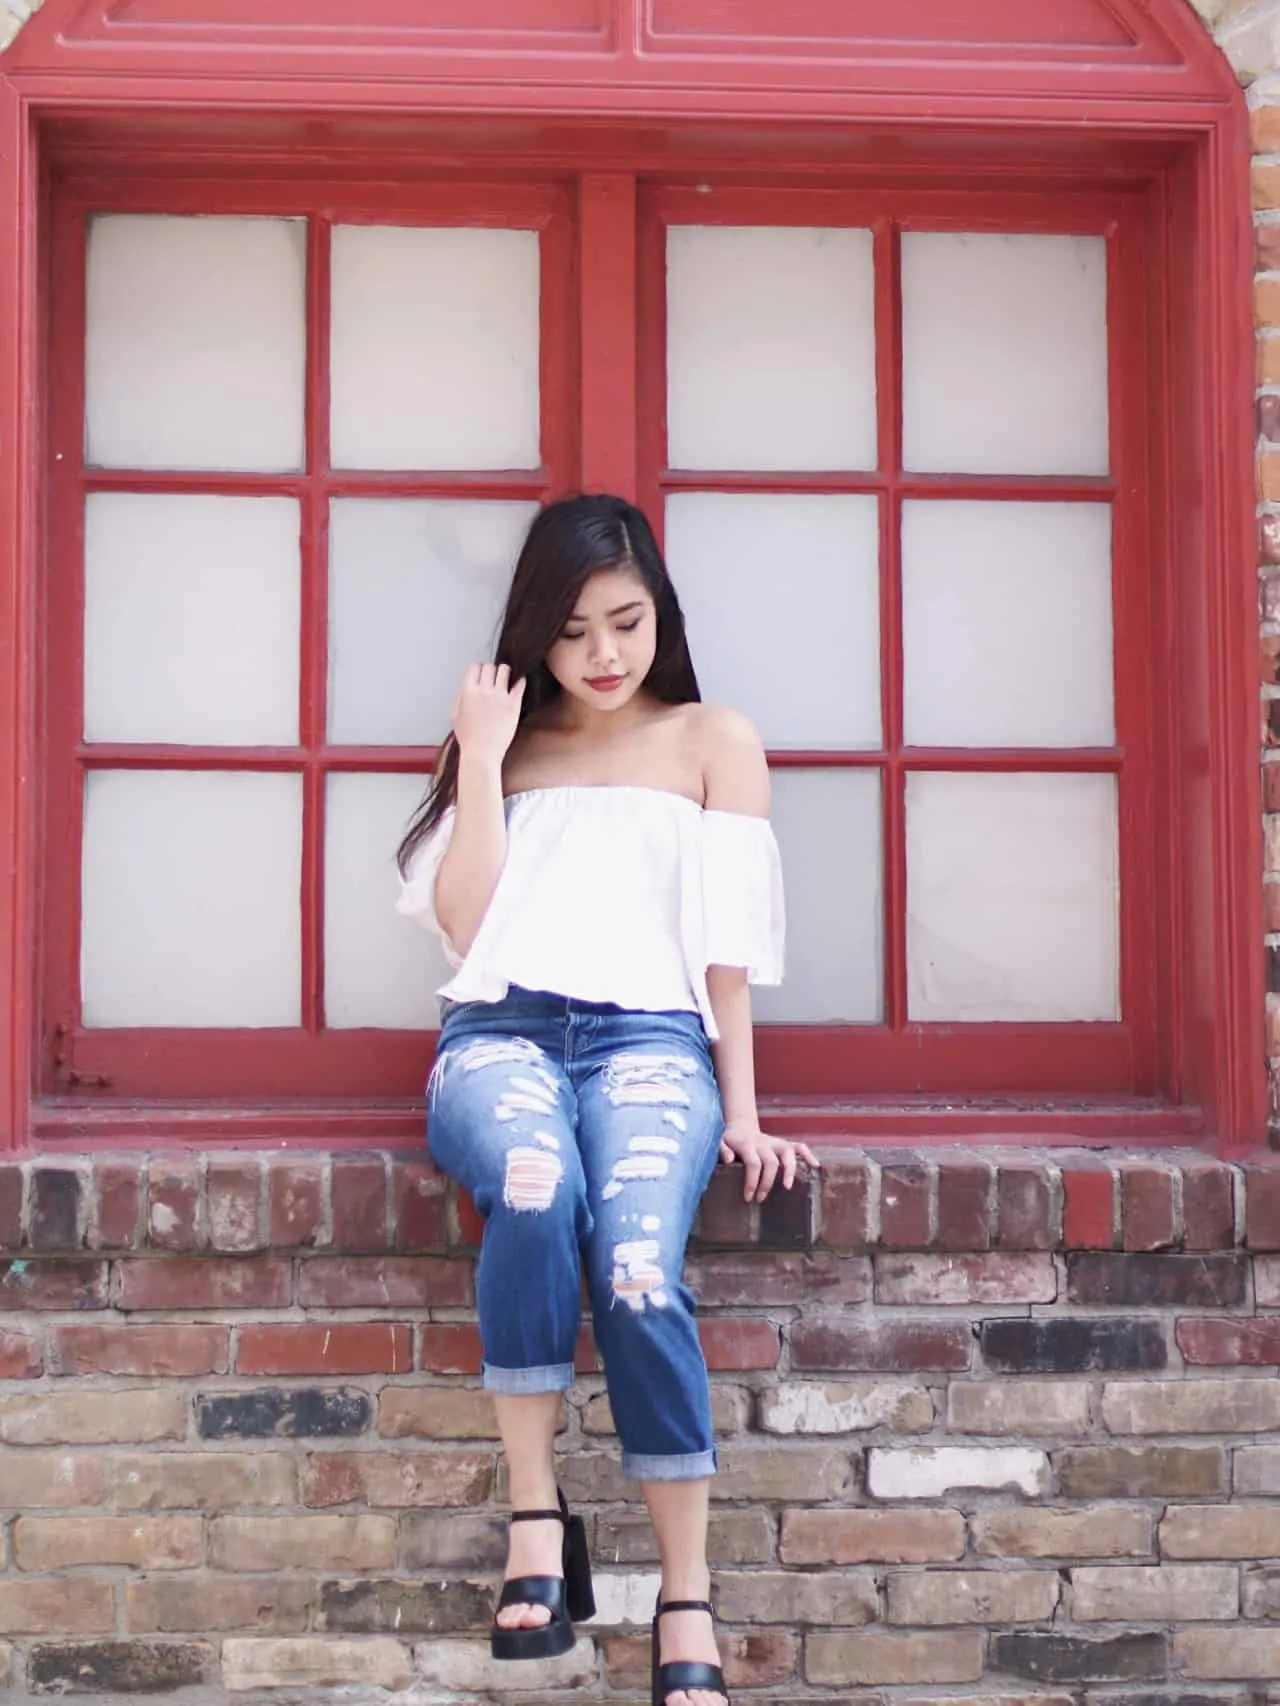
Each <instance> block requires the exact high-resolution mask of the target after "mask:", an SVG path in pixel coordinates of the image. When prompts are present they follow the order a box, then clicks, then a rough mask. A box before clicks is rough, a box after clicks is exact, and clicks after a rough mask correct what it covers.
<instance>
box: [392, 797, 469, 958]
mask: <svg viewBox="0 0 1280 1706" xmlns="http://www.w3.org/2000/svg"><path fill="white" fill-rule="evenodd" d="M454 816H455V813H454V809H453V807H452V806H450V808H449V810H448V811H447V812H445V814H444V816H443V817H442V818H441V819H440V821H439V823H438V824H437V825H436V826H435V828H434V829H433V830H432V831H431V833H430V835H428V836H427V837H426V839H425V840H423V841H421V842H419V844H418V845H417V847H415V848H414V851H413V857H412V859H411V860H410V861H409V874H408V876H407V877H401V879H400V898H399V899H398V900H397V901H396V911H397V912H399V913H402V914H403V915H404V917H406V918H412V919H413V921H414V923H415V924H421V926H422V928H423V929H424V930H431V931H434V933H435V934H436V935H437V936H439V938H440V940H441V942H442V943H443V944H444V954H445V958H446V959H447V960H448V962H449V964H450V965H451V966H453V967H454V969H455V970H456V969H457V968H458V967H459V966H461V964H462V955H461V954H459V953H458V951H457V949H456V948H455V947H454V945H453V943H452V942H451V941H450V940H449V938H448V937H447V936H446V935H445V933H444V930H443V928H442V927H441V924H440V920H439V918H438V917H437V916H436V878H437V877H438V876H439V875H440V866H441V865H442V864H443V862H444V856H445V854H446V853H447V852H448V850H449V843H450V841H451V840H452V839H453V821H454Z"/></svg>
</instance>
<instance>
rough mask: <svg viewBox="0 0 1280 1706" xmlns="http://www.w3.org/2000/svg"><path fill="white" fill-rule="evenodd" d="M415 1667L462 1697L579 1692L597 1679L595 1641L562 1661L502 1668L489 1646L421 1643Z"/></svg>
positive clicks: (425, 1677)
mask: <svg viewBox="0 0 1280 1706" xmlns="http://www.w3.org/2000/svg"><path fill="white" fill-rule="evenodd" d="M413 1660H414V1666H415V1668H416V1670H417V1672H418V1675H419V1676H420V1677H421V1678H422V1680H423V1681H424V1682H430V1683H434V1684H435V1685H436V1686H437V1687H439V1688H449V1689H456V1690H457V1692H458V1693H460V1694H466V1693H471V1692H478V1693H482V1694H511V1693H517V1694H529V1693H540V1692H543V1691H547V1692H550V1691H551V1690H553V1689H558V1688H579V1687H581V1686H582V1685H583V1684H584V1683H594V1682H596V1681H597V1680H598V1677H597V1670H598V1666H597V1662H596V1647H595V1642H594V1641H592V1640H590V1639H588V1638H587V1637H579V1639H578V1643H577V1645H576V1646H575V1647H573V1648H572V1650H571V1651H569V1652H567V1653H565V1654H564V1656H563V1657H562V1658H558V1659H528V1660H526V1661H525V1662H524V1663H523V1664H509V1663H504V1662H503V1661H502V1660H501V1659H495V1658H494V1657H493V1656H492V1655H491V1654H490V1652H489V1643H488V1641H423V1642H420V1643H419V1644H418V1645H417V1646H416V1647H415V1648H414V1649H413Z"/></svg>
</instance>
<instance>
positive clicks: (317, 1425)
mask: <svg viewBox="0 0 1280 1706" xmlns="http://www.w3.org/2000/svg"><path fill="white" fill-rule="evenodd" d="M196 1419H197V1424H198V1427H199V1431H200V1437H201V1439H315V1438H321V1437H344V1438H345V1437H348V1436H350V1435H352V1434H359V1433H363V1432H364V1431H365V1429H366V1428H367V1427H368V1426H369V1423H370V1421H371V1420H372V1419H373V1400H372V1399H371V1398H370V1396H369V1394H368V1393H367V1392H355V1391H345V1390H344V1391H337V1392H325V1391H322V1390H320V1389H319V1388H318V1387H310V1386H308V1387H301V1388H294V1389H292V1390H290V1391H283V1390H281V1389H280V1388H279V1387H264V1388H262V1389H261V1390H259V1391H257V1392H218V1393H209V1394H204V1395H202V1396H201V1397H200V1398H199V1399H198V1400H197V1402H196Z"/></svg>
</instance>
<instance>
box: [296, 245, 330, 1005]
mask: <svg viewBox="0 0 1280 1706" xmlns="http://www.w3.org/2000/svg"><path fill="white" fill-rule="evenodd" d="M332 234H333V233H332V226H331V224H330V222H329V221H328V220H327V219H325V218H323V217H313V218H312V219H310V220H309V221H308V222H307V281H306V315H307V329H306V337H307V377H306V402H305V424H306V451H305V460H306V476H307V477H306V480H305V482H304V486H303V492H302V540H301V545H302V558H301V575H302V581H301V591H302V606H301V613H300V614H301V623H302V632H301V635H300V644H299V651H298V665H299V668H298V701H299V702H298V740H299V744H300V745H301V747H302V748H303V751H304V752H305V753H306V754H307V760H306V762H305V764H304V768H303V772H302V871H301V880H302V892H301V895H300V904H301V907H302V931H301V938H300V940H301V945H302V963H301V966H300V968H299V970H300V975H301V978H302V1027H303V1029H304V1030H305V1031H307V1032H309V1033H311V1034H313V1035H314V1034H315V1033H317V1032H318V1031H319V1030H320V1028H321V1026H322V1025H323V1024H324V883H325V813H326V808H327V805H328V801H327V799H326V797H325V778H324V775H323V773H322V771H321V770H320V769H319V767H318V766H317V764H316V763H315V754H316V753H317V752H318V751H319V750H320V749H321V748H322V747H323V746H324V744H325V739H326V736H327V734H328V724H329V493H328V490H327V476H328V473H329V460H330V459H329V439H330V421H329V354H330V332H331V301H332V292H331V288H330V286H331V273H330V256H331V251H332Z"/></svg>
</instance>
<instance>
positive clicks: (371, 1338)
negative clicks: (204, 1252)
mask: <svg viewBox="0 0 1280 1706" xmlns="http://www.w3.org/2000/svg"><path fill="white" fill-rule="evenodd" d="M412 1367H413V1343H412V1329H411V1328H410V1327H409V1326H408V1325H406V1324H404V1323H397V1322H392V1321H359V1322H346V1323H342V1324H338V1325H333V1326H330V1325H327V1324H325V1323H324V1322H319V1321H314V1322H312V1321H308V1322H287V1323H284V1322H282V1323H278V1324H272V1325H265V1324H255V1325H251V1326H245V1327H241V1329H240V1337H239V1341H238V1343H237V1346H236V1372H237V1374H407V1373H408V1372H409V1370H410V1369H411V1368H412Z"/></svg>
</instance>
